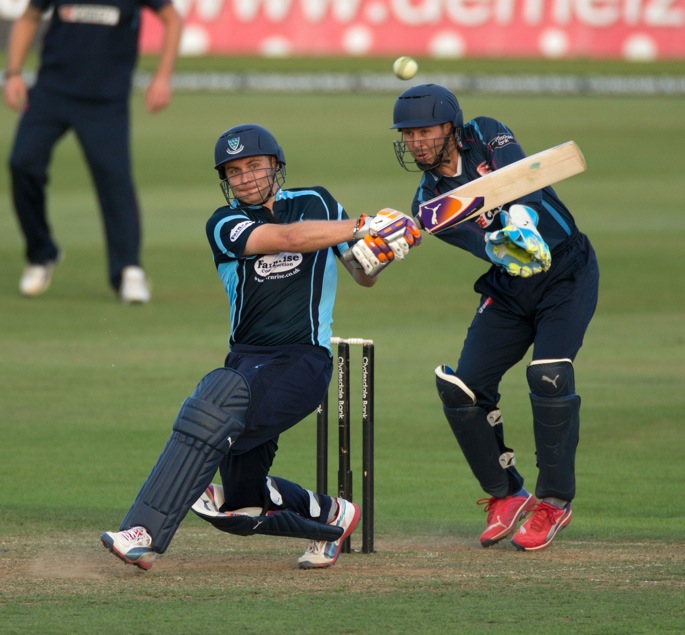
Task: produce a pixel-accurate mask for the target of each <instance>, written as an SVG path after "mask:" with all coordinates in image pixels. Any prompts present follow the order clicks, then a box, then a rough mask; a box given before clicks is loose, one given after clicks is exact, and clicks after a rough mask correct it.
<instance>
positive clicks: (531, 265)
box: [485, 205, 552, 278]
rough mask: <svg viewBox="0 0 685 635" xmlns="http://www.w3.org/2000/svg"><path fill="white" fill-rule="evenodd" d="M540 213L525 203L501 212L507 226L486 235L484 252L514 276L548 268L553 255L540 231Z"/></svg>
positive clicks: (526, 274)
mask: <svg viewBox="0 0 685 635" xmlns="http://www.w3.org/2000/svg"><path fill="white" fill-rule="evenodd" d="M537 222H538V215H537V214H536V213H535V211H534V210H532V209H531V208H530V207H527V206H525V205H512V206H511V207H510V208H509V211H508V212H502V224H503V225H504V227H503V228H502V229H499V230H497V231H494V232H490V233H488V234H486V235H485V243H486V244H485V251H486V253H487V255H488V257H489V258H490V260H492V262H494V263H495V264H497V265H499V266H500V267H502V268H503V269H505V270H506V271H507V273H509V274H510V275H512V276H521V277H523V278H528V277H530V276H532V275H535V274H536V273H542V272H545V271H547V270H548V269H549V268H550V266H551V265H552V255H551V254H550V251H549V247H548V245H547V243H546V242H545V241H544V240H543V238H542V236H541V235H540V232H538V230H537V227H536V225H537Z"/></svg>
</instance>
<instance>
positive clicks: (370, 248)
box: [351, 236, 395, 278]
mask: <svg viewBox="0 0 685 635" xmlns="http://www.w3.org/2000/svg"><path fill="white" fill-rule="evenodd" d="M351 251H352V253H353V254H354V257H355V259H356V260H357V262H358V263H359V264H360V265H361V266H362V269H364V273H365V274H366V275H367V276H369V278H373V277H374V276H377V275H378V274H379V273H380V272H381V271H383V269H385V268H386V267H387V266H388V265H389V264H390V263H391V262H392V261H393V260H394V258H395V254H394V253H393V250H392V249H391V248H390V245H388V243H386V242H385V241H384V240H383V239H382V238H378V237H377V236H365V237H364V238H362V240H359V241H357V242H356V243H355V244H354V245H353V246H352V249H351Z"/></svg>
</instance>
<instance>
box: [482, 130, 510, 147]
mask: <svg viewBox="0 0 685 635" xmlns="http://www.w3.org/2000/svg"><path fill="white" fill-rule="evenodd" d="M510 143H516V139H515V138H514V135H513V134H511V132H501V133H500V134H498V135H497V136H496V137H495V138H494V139H490V142H489V143H488V145H489V146H490V147H491V148H492V149H493V150H496V149H497V148H503V147H504V146H508V145H509V144H510Z"/></svg>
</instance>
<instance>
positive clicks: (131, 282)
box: [119, 266, 150, 304]
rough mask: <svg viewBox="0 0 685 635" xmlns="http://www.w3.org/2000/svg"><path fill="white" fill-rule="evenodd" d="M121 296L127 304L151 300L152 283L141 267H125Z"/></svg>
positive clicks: (120, 289)
mask: <svg viewBox="0 0 685 635" xmlns="http://www.w3.org/2000/svg"><path fill="white" fill-rule="evenodd" d="M119 297H120V298H121V301H122V302H124V303H125V304H146V303H148V302H149V301H150V284H149V283H148V281H147V278H146V277H145V272H144V271H143V270H142V269H141V268H140V267H135V266H130V267H124V270H123V271H122V272H121V286H120V287H119Z"/></svg>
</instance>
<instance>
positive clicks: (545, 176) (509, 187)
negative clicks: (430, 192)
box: [416, 141, 586, 234]
mask: <svg viewBox="0 0 685 635" xmlns="http://www.w3.org/2000/svg"><path fill="white" fill-rule="evenodd" d="M585 168H586V164H585V157H583V153H582V152H581V151H580V148H579V147H578V145H577V144H576V143H575V142H574V141H567V142H566V143H562V144H560V145H558V146H554V147H553V148H549V149H548V150H543V151H542V152H538V153H537V154H533V155H531V156H529V157H524V158H523V159H520V160H519V161H516V162H514V163H510V164H509V165H505V166H504V167H503V168H500V169H499V170H495V171H494V172H490V173H489V174H486V175H485V176H481V177H480V178H478V179H475V180H473V181H470V182H469V183H466V184H465V185H462V186H460V187H458V188H456V189H454V190H451V191H450V192H446V193H445V194H441V195H440V196H436V197H435V198H433V199H431V200H430V201H426V202H425V203H422V204H421V205H420V206H419V213H418V214H417V215H416V219H417V220H418V222H419V224H420V225H421V227H423V229H425V230H426V231H427V232H428V233H429V234H437V233H439V232H441V231H443V230H445V229H448V228H450V227H454V226H455V225H458V224H460V223H463V222H465V221H467V220H469V219H471V218H474V217H476V216H478V215H480V214H482V213H483V212H487V211H488V210H491V209H495V208H497V207H499V206H500V205H504V204H505V203H509V202H510V201H514V200H516V199H517V198H520V197H521V196H525V195H526V194H530V193H531V192H535V191H536V190H540V189H542V188H543V187H547V186H548V185H552V184H553V183H557V182H558V181H563V180H564V179H567V178H569V177H571V176H574V175H575V174H580V173H581V172H584V171H585Z"/></svg>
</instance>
